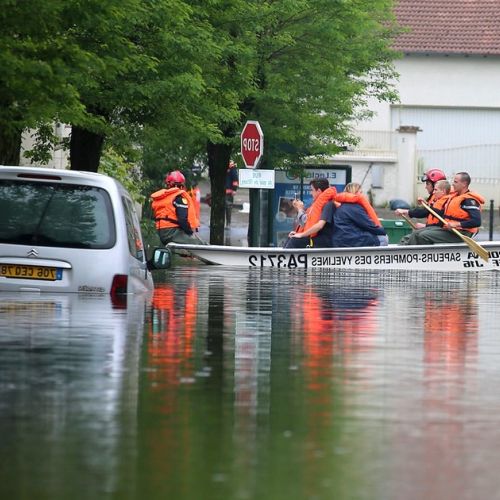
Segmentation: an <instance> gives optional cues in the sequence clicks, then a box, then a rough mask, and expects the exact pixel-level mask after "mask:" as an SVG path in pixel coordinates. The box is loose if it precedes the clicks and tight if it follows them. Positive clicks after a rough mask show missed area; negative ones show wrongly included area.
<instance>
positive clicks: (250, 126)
mask: <svg viewBox="0 0 500 500" xmlns="http://www.w3.org/2000/svg"><path fill="white" fill-rule="evenodd" d="M263 154H264V134H263V132H262V129H261V128H260V124H259V122H258V121H253V120H248V121H247V122H246V123H245V126H244V127H243V130H242V131H241V156H242V158H243V161H244V162H245V166H246V167H247V168H252V169H256V168H257V167H258V165H259V162H260V160H261V159H262V155H263ZM240 175H241V174H240ZM249 194H250V196H249V198H250V216H249V218H248V222H249V224H248V245H249V246H251V247H255V246H259V245H258V242H259V230H260V218H261V214H260V189H259V187H257V186H253V187H252V188H250V193H249Z"/></svg>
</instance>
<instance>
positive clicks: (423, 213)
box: [394, 168, 446, 244]
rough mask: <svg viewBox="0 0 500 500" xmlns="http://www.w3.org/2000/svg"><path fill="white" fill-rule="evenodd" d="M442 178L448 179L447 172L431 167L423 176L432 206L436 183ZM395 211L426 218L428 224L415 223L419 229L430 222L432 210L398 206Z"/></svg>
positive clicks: (428, 200)
mask: <svg viewBox="0 0 500 500" xmlns="http://www.w3.org/2000/svg"><path fill="white" fill-rule="evenodd" d="M441 180H446V174H445V173H444V172H443V171H442V170H439V169H438V168H431V169H430V170H427V172H425V173H424V175H423V176H422V182H425V190H426V191H427V193H428V196H427V199H426V200H425V201H426V202H427V204H428V205H430V206H431V207H432V206H433V205H434V201H435V193H434V187H435V185H436V182H438V181H441ZM394 213H395V214H396V215H406V216H408V217H411V218H412V219H426V224H422V223H421V222H417V223H416V224H415V225H416V227H417V229H420V228H422V227H425V226H426V225H427V224H428V223H429V218H430V217H431V215H430V212H429V211H428V210H426V209H425V208H424V207H416V208H412V209H410V210H408V209H406V208H397V209H396V210H395V211H394ZM407 237H408V235H407V236H406V237H403V240H404V239H405V238H407ZM400 243H401V244H403V241H401V242H400Z"/></svg>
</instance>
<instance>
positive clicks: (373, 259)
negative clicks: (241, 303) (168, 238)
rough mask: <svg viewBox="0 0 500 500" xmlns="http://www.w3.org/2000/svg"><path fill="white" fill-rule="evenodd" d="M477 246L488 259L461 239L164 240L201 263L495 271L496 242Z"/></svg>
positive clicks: (499, 253) (498, 261) (498, 262)
mask: <svg viewBox="0 0 500 500" xmlns="http://www.w3.org/2000/svg"><path fill="white" fill-rule="evenodd" d="M481 246H482V247H483V248H484V249H486V250H487V251H488V254H489V258H488V261H485V260H484V259H482V258H481V257H480V256H479V255H478V254H477V253H475V252H473V251H472V250H471V249H470V248H469V247H468V246H467V245H466V244H465V243H454V244H445V245H418V246H416V245H413V246H411V245H409V246H400V245H389V246H385V247H359V248H307V249H285V248H276V247H231V246H222V245H184V244H182V245H181V244H178V243H169V244H168V245H167V248H169V249H170V250H171V251H173V252H174V253H179V254H184V255H185V254H186V252H187V253H188V254H190V255H191V256H193V257H196V258H197V259H199V260H200V261H202V262H204V263H206V264H218V265H222V266H241V267H275V268H282V269H295V268H329V269H367V270H374V271H377V270H381V271H383V270H404V271H412V270H415V271H442V272H456V271H492V270H496V271H498V270H500V241H489V242H484V243H483V242H482V243H481Z"/></svg>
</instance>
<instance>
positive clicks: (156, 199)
mask: <svg viewBox="0 0 500 500" xmlns="http://www.w3.org/2000/svg"><path fill="white" fill-rule="evenodd" d="M185 183H186V179H185V177H184V175H183V174H182V173H181V172H179V171H178V170H174V171H173V172H170V173H169V174H167V176H166V177H165V184H166V187H167V189H160V190H159V191H156V192H155V193H153V194H152V195H151V207H152V209H153V214H154V219H155V221H156V229H157V231H158V236H159V237H160V240H161V242H162V243H163V244H164V245H166V244H167V243H170V242H174V243H190V244H195V245H196V244H200V243H203V242H202V241H201V240H200V239H198V238H195V236H194V231H197V230H198V227H199V225H200V223H199V221H198V218H197V217H196V208H195V206H194V202H193V200H192V198H191V196H190V195H189V194H188V193H187V192H186V189H185Z"/></svg>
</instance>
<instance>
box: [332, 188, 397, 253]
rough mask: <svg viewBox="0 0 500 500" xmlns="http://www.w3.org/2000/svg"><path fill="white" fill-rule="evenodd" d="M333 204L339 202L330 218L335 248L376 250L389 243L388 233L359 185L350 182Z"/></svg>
mask: <svg viewBox="0 0 500 500" xmlns="http://www.w3.org/2000/svg"><path fill="white" fill-rule="evenodd" d="M335 201H336V202H337V203H340V206H338V207H337V209H336V210H335V213H334V216H333V246H334V247H378V246H382V245H387V244H388V238H387V233H386V232H385V229H384V228H383V227H382V224H381V223H380V220H379V218H378V217H377V214H376V212H375V210H374V209H373V207H372V206H371V205H370V202H369V201H368V198H367V197H366V196H364V195H363V193H362V191H361V184H358V183H357V182H351V183H349V184H347V185H346V186H345V188H344V191H343V192H342V193H338V194H337V196H336V197H335Z"/></svg>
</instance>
